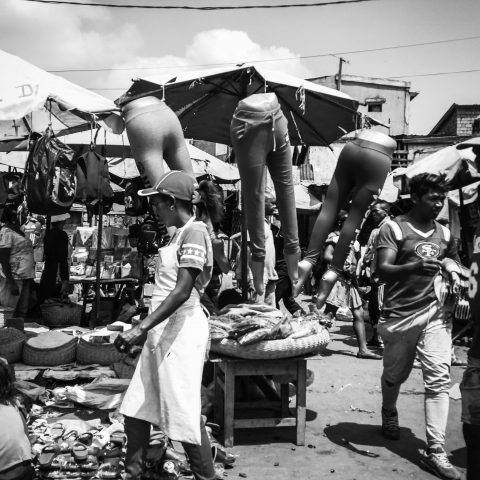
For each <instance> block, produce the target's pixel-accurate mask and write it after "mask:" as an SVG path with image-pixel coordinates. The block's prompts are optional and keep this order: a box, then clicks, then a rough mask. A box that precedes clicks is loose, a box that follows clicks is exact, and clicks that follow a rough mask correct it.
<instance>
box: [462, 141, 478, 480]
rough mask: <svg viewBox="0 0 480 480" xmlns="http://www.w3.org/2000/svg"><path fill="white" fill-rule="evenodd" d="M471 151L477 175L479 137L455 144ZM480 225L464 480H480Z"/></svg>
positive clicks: (473, 273) (465, 402)
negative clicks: (474, 156)
mask: <svg viewBox="0 0 480 480" xmlns="http://www.w3.org/2000/svg"><path fill="white" fill-rule="evenodd" d="M469 147H471V148H472V150H473V153H474V154H475V155H476V158H475V164H476V166H477V169H478V170H479V171H480V137H474V138H471V139H470V140H467V141H466V142H462V143H459V144H458V145H457V149H459V150H462V149H464V148H469ZM479 287H480V223H479V224H478V225H477V230H476V232H475V237H474V239H473V255H472V263H471V265H470V286H469V289H468V295H469V297H470V310H471V312H472V318H473V338H472V344H471V346H470V350H469V352H468V363H467V368H466V370H465V373H464V375H463V381H462V383H461V385H460V389H461V391H462V422H463V438H464V439H465V444H466V445H467V480H476V479H478V478H480V454H479V452H480V288H479Z"/></svg>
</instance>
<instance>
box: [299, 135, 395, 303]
mask: <svg viewBox="0 0 480 480" xmlns="http://www.w3.org/2000/svg"><path fill="white" fill-rule="evenodd" d="M395 148H396V142H395V141H394V140H393V139H392V138H390V137H388V136H387V135H384V134H382V133H380V132H370V131H365V132H361V133H360V134H359V136H358V137H357V138H356V139H354V140H353V141H351V142H350V143H348V144H347V145H346V146H345V147H344V148H343V150H342V152H341V154H340V156H339V158H338V163H337V167H336V168H335V172H334V174H333V179H332V182H331V183H330V186H329V188H328V191H327V196H326V199H325V202H324V204H323V206H322V210H321V211H320V214H319V215H318V218H317V220H316V222H315V226H314V227H313V231H312V234H311V237H310V242H309V245H308V251H307V254H306V255H305V258H304V259H303V260H302V261H301V262H300V263H299V279H298V282H297V284H296V285H294V288H293V295H294V297H295V296H297V295H298V294H299V293H300V291H301V289H302V286H303V284H304V283H305V280H306V279H307V277H308V275H309V273H310V272H311V270H312V268H313V266H314V265H315V262H316V261H317V259H318V257H319V256H320V255H321V254H322V253H323V247H324V243H325V239H326V238H327V235H328V234H329V233H330V231H331V230H332V228H333V225H334V223H335V219H336V218H337V214H338V212H339V210H340V209H341V208H342V207H345V206H346V205H347V203H348V201H349V200H350V199H351V200H352V205H351V207H350V211H349V214H348V217H347V219H346V220H345V223H344V224H343V228H342V230H341V232H340V238H339V240H338V243H337V246H336V247H335V252H334V254H333V260H332V264H331V267H332V268H331V269H329V270H327V271H326V272H325V274H324V275H323V277H322V280H321V282H320V289H319V292H318V297H317V307H318V308H321V307H323V305H324V304H325V301H326V299H327V297H328V294H329V293H330V291H331V289H332V288H333V285H334V284H335V282H336V280H337V278H338V272H339V271H342V269H343V265H344V263H345V259H346V258H347V255H348V252H349V251H350V244H351V242H352V241H354V240H355V236H356V234H357V233H358V228H359V227H360V224H361V223H362V220H363V217H364V215H365V212H366V211H367V209H368V206H369V205H370V204H371V203H372V201H373V200H374V199H375V196H376V195H378V194H379V193H380V190H381V188H382V186H383V184H384V183H385V179H386V178H387V174H388V171H389V170H390V166H391V161H392V154H393V151H394V150H395Z"/></svg>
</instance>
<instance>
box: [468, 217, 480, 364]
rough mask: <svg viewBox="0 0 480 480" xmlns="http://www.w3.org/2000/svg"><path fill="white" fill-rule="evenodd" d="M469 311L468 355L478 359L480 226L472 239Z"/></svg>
mask: <svg viewBox="0 0 480 480" xmlns="http://www.w3.org/2000/svg"><path fill="white" fill-rule="evenodd" d="M468 297H469V300H470V310H471V312H472V317H473V320H474V322H473V323H474V335H473V341H472V346H471V348H470V352H469V355H471V356H472V357H475V358H480V224H478V225H477V230H476V232H475V237H474V239H473V255H472V264H471V265H470V284H469V288H468Z"/></svg>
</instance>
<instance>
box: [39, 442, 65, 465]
mask: <svg viewBox="0 0 480 480" xmlns="http://www.w3.org/2000/svg"><path fill="white" fill-rule="evenodd" d="M59 452H60V447H59V446H58V445H57V444H56V443H48V444H47V445H45V446H44V447H43V448H42V451H41V453H40V455H39V457H38V465H39V466H40V468H42V469H44V468H50V466H51V465H52V462H53V459H54V458H55V456H56V455H57V454H58V453H59Z"/></svg>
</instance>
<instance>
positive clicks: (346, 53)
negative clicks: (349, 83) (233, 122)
mask: <svg viewBox="0 0 480 480" xmlns="http://www.w3.org/2000/svg"><path fill="white" fill-rule="evenodd" d="M32 1H33V0H32ZM479 38H480V35H473V36H471V37H459V38H449V39H446V40H434V41H432V42H421V43H407V44H403V45H392V46H389V47H379V48H367V49H363V50H349V51H345V52H335V53H318V54H314V55H300V56H297V57H284V58H267V59H260V60H244V61H242V63H265V62H283V61H287V60H300V59H309V58H320V57H332V56H333V57H336V56H337V55H352V54H356V53H367V52H380V51H385V50H395V49H400V48H411V47H422V46H426V45H438V44H442V43H452V42H464V41H467V40H476V39H479ZM237 63H239V62H238V61H232V62H224V63H203V64H196V65H175V66H173V65H172V66H165V65H162V66H158V67H119V68H75V69H65V70H48V72H50V73H73V72H111V71H115V72H116V71H128V70H161V69H170V68H198V67H220V66H223V65H231V64H237Z"/></svg>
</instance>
